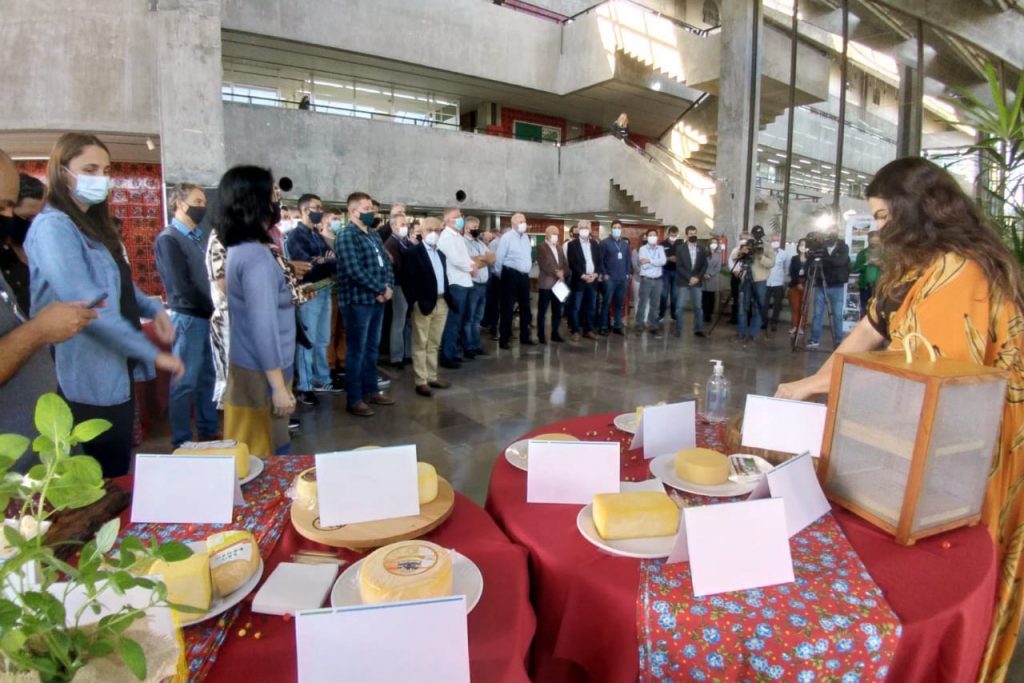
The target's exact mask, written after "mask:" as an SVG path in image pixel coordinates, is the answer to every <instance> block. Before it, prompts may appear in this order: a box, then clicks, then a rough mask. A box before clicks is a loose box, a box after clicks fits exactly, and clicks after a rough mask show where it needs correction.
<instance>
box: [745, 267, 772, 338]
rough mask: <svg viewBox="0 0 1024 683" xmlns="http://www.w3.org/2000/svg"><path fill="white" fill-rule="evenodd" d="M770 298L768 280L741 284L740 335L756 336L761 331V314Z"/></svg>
mask: <svg viewBox="0 0 1024 683" xmlns="http://www.w3.org/2000/svg"><path fill="white" fill-rule="evenodd" d="M767 300H768V281H767V280H761V281H760V282H750V281H749V280H748V281H747V282H744V283H743V284H741V285H740V312H739V336H740V337H756V336H757V335H758V334H760V333H761V320H762V318H761V315H762V312H763V311H764V306H765V302H766V301H767Z"/></svg>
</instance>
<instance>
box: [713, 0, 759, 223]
mask: <svg viewBox="0 0 1024 683" xmlns="http://www.w3.org/2000/svg"><path fill="white" fill-rule="evenodd" d="M721 20H722V50H721V76H720V80H719V93H718V159H717V161H716V163H715V178H716V180H717V183H718V193H717V195H716V204H717V205H716V208H715V230H716V231H717V232H721V233H725V234H726V235H728V236H729V238H730V239H732V240H735V239H736V237H737V236H738V235H739V233H740V231H741V230H742V229H746V228H749V227H750V221H751V220H752V218H753V215H754V195H755V186H754V174H755V171H756V168H755V167H756V165H757V133H758V129H759V127H760V126H759V125H758V122H759V117H760V108H761V87H760V83H761V45H762V30H763V27H764V22H763V20H762V12H761V0H730V1H729V2H724V3H722V6H721Z"/></svg>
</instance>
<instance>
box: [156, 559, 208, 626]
mask: <svg viewBox="0 0 1024 683" xmlns="http://www.w3.org/2000/svg"><path fill="white" fill-rule="evenodd" d="M146 573H147V574H158V575H159V576H160V577H161V578H162V579H163V582H164V585H165V586H167V600H168V602H172V603H176V604H178V605H188V606H189V607H195V608H197V609H201V610H203V611H204V612H205V611H207V610H209V609H210V602H211V601H212V599H213V587H212V586H211V584H210V556H209V555H207V554H206V553H193V554H192V557H189V558H188V559H185V560H181V561H180V562H165V561H163V560H156V561H155V562H153V564H151V565H150V566H149V570H148V571H147V572H146ZM174 613H175V614H176V615H177V616H178V619H179V620H183V621H190V620H192V619H194V618H196V617H197V616H198V614H197V613H195V612H179V611H177V610H174Z"/></svg>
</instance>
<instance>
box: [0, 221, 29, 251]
mask: <svg viewBox="0 0 1024 683" xmlns="http://www.w3.org/2000/svg"><path fill="white" fill-rule="evenodd" d="M31 225H32V221H27V220H25V219H24V218H22V217H20V216H0V242H4V241H6V240H10V241H11V242H13V243H14V244H17V245H18V246H19V247H20V246H21V245H22V244H24V243H25V236H26V235H27V234H28V229H29V226H31Z"/></svg>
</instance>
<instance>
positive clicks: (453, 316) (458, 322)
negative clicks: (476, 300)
mask: <svg viewBox="0 0 1024 683" xmlns="http://www.w3.org/2000/svg"><path fill="white" fill-rule="evenodd" d="M472 291H473V288H472V287H460V286H458V285H452V286H451V295H452V304H453V305H451V306H450V307H449V310H448V319H447V320H445V321H444V333H442V335H441V358H442V359H443V360H455V359H456V358H458V357H459V341H460V337H461V336H462V328H463V327H465V324H466V318H467V315H466V312H467V310H466V309H467V306H466V304H467V302H468V301H469V293H470V292H472Z"/></svg>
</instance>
